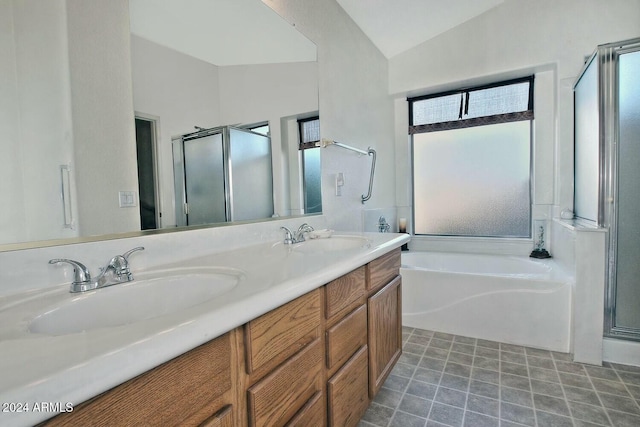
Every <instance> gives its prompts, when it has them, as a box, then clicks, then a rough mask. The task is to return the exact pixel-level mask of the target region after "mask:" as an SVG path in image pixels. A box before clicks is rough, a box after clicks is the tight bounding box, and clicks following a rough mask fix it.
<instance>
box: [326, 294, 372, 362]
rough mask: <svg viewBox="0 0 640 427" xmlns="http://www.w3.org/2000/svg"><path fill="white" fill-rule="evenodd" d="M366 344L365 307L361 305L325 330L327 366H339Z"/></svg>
mask: <svg viewBox="0 0 640 427" xmlns="http://www.w3.org/2000/svg"><path fill="white" fill-rule="evenodd" d="M365 344H367V307H366V306H365V305H361V306H360V307H359V308H357V309H356V310H354V311H353V312H351V313H350V314H348V315H347V316H345V317H344V319H342V320H340V321H339V322H338V323H336V324H335V325H334V326H332V327H331V328H329V329H328V330H327V368H328V369H329V371H330V372H331V371H333V370H334V369H336V368H338V367H339V366H341V365H342V364H343V363H344V362H346V361H347V360H348V359H349V358H350V357H351V356H352V355H353V354H354V353H355V352H356V351H357V350H358V349H359V348H360V347H362V346H363V345H365Z"/></svg>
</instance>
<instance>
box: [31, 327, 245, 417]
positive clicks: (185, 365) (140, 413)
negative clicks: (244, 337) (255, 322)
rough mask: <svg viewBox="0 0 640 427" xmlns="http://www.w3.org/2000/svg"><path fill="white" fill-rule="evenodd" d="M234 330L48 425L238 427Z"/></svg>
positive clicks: (114, 389)
mask: <svg viewBox="0 0 640 427" xmlns="http://www.w3.org/2000/svg"><path fill="white" fill-rule="evenodd" d="M236 345H237V344H236V342H235V335H234V331H231V332H229V333H227V334H225V335H222V336H220V337H218V338H216V339H214V340H212V341H210V342H208V343H206V344H203V345H201V346H200V347H197V348H195V349H193V350H191V351H189V352H188V353H185V354H183V355H181V356H178V357H176V358H175V359H172V360H170V361H168V362H166V363H164V364H162V365H160V366H158V367H156V368H154V369H152V370H150V371H148V372H145V373H144V374H142V375H139V376H138V377H136V378H133V379H131V380H129V381H127V382H125V383H123V384H121V385H119V386H117V387H115V388H113V389H111V390H109V391H106V392H104V393H102V394H101V395H99V396H97V397H95V398H93V399H91V400H89V401H87V402H84V403H82V404H80V405H78V406H76V407H75V408H74V410H73V412H68V413H64V414H61V415H58V416H56V417H54V418H52V419H50V420H47V421H45V422H44V423H43V424H44V425H46V426H80V425H81V426H105V425H122V426H124V425H141V424H144V425H147V426H166V425H183V426H198V425H204V426H220V427H226V426H234V425H236V423H235V422H236V420H237V417H238V413H237V408H236V405H235V403H236V400H237V399H236V390H235V386H236V382H235V378H236V372H235V371H234V368H235V367H236V366H237V362H236V361H235V356H234V355H235V348H236Z"/></svg>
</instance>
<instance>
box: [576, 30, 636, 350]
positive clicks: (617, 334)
mask: <svg viewBox="0 0 640 427" xmlns="http://www.w3.org/2000/svg"><path fill="white" fill-rule="evenodd" d="M636 51H640V38H637V39H631V40H625V41H621V42H615V43H608V44H604V45H600V46H598V48H597V49H596V51H595V52H594V55H595V56H596V60H597V61H598V62H597V67H598V108H599V111H600V114H599V121H600V123H599V129H600V130H599V133H600V135H599V139H600V174H599V175H600V178H599V180H600V182H599V184H600V188H599V203H598V226H601V227H604V228H607V229H608V231H609V232H608V244H607V263H606V282H605V299H604V336H606V337H611V338H622V339H626V340H633V341H640V328H630V327H624V326H618V325H616V297H617V246H618V157H619V142H620V138H619V137H620V134H619V126H618V124H619V123H618V119H619V110H618V84H619V79H618V64H619V61H618V60H619V57H620V56H621V55H624V54H627V53H632V52H636ZM587 64H588V63H587ZM585 71H586V67H585V68H584V69H583V71H582V72H581V73H580V77H581V76H582V74H583V73H584V72H585ZM578 80H579V79H578Z"/></svg>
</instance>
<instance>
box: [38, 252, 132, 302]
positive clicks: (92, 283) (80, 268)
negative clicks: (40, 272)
mask: <svg viewBox="0 0 640 427" xmlns="http://www.w3.org/2000/svg"><path fill="white" fill-rule="evenodd" d="M141 250H144V248H143V247H142V246H140V247H137V248H133V249H131V250H130V251H127V252H125V253H123V254H122V255H116V256H114V257H113V258H111V260H110V261H109V264H107V266H106V267H104V268H101V269H100V274H99V275H98V277H96V278H95V279H93V278H91V274H90V273H89V270H88V269H87V267H85V265H84V264H82V263H81V262H78V261H74V260H72V259H64V258H56V259H52V260H49V264H59V263H67V264H71V265H72V266H73V282H71V287H70V289H69V292H72V293H76V292H86V291H90V290H93V289H99V288H105V287H107V286H112V285H117V284H118V283H125V282H130V281H132V280H133V274H131V270H130V268H129V256H130V255H131V254H132V253H133V252H136V251H141Z"/></svg>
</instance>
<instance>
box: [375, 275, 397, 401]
mask: <svg viewBox="0 0 640 427" xmlns="http://www.w3.org/2000/svg"><path fill="white" fill-rule="evenodd" d="M400 285H401V278H400V276H397V277H396V278H395V279H393V280H392V281H391V282H390V283H389V284H387V285H386V286H385V287H384V288H382V289H381V290H380V291H378V292H376V293H375V294H374V295H372V296H371V297H370V298H369V302H368V304H369V397H371V398H372V399H373V398H374V397H375V395H376V394H377V393H378V391H379V390H380V387H382V384H383V383H384V380H385V379H386V378H387V376H388V375H389V372H391V369H392V368H393V366H394V365H395V363H396V362H397V360H398V358H399V357H400V354H401V353H402V308H401V302H402V297H401V286H400Z"/></svg>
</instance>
